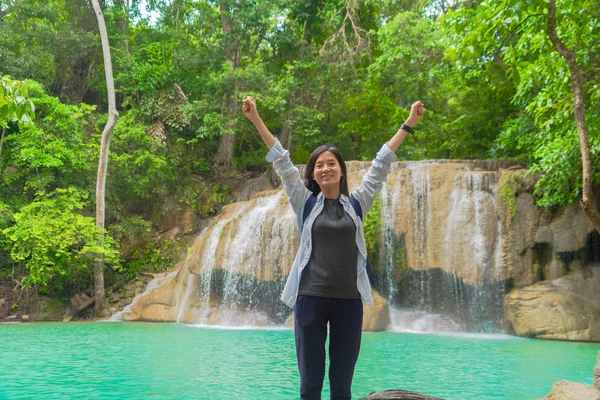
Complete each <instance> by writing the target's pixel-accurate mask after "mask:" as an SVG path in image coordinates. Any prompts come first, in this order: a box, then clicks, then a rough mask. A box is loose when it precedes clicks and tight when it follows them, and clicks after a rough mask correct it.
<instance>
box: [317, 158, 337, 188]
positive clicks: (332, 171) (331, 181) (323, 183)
mask: <svg viewBox="0 0 600 400" xmlns="http://www.w3.org/2000/svg"><path fill="white" fill-rule="evenodd" d="M313 178H314V179H315V181H316V182H317V184H318V185H319V186H320V187H321V190H323V187H331V186H337V187H339V185H340V179H341V178H342V167H341V166H340V163H339V162H338V160H337V158H335V155H334V154H333V153H331V152H329V151H325V152H323V153H322V154H321V155H320V156H319V157H318V158H317V162H316V164H315V170H314V171H313Z"/></svg>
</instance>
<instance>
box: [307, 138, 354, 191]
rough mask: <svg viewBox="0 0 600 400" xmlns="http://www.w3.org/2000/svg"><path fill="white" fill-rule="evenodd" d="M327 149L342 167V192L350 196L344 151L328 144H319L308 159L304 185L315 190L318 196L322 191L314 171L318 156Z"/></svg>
mask: <svg viewBox="0 0 600 400" xmlns="http://www.w3.org/2000/svg"><path fill="white" fill-rule="evenodd" d="M326 151H328V152H330V153H331V154H333V155H334V156H335V158H336V159H337V161H338V163H339V164H340V167H341V168H342V177H341V178H340V193H343V194H345V195H346V196H350V195H349V194H348V178H347V174H346V163H345V162H344V157H342V153H341V152H340V150H339V149H338V148H337V147H335V146H330V145H328V144H324V145H322V146H319V147H317V148H316V149H315V151H313V152H312V154H311V155H310V158H309V159H308V164H306V169H305V170H304V185H305V186H306V188H307V189H308V190H310V191H311V192H313V194H314V195H315V196H316V195H318V194H319V193H320V192H321V187H320V186H319V184H318V183H317V182H316V181H315V178H314V177H313V172H314V171H315V165H316V164H317V158H319V156H320V155H321V154H323V153H325V152H326Z"/></svg>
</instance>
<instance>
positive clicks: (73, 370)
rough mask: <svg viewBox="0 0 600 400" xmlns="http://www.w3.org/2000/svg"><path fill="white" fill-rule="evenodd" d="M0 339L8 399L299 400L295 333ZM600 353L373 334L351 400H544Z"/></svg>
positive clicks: (93, 333)
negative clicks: (416, 399)
mask: <svg viewBox="0 0 600 400" xmlns="http://www.w3.org/2000/svg"><path fill="white" fill-rule="evenodd" d="M0 343H2V355H1V358H0V377H1V378H0V399H30V398H36V399H37V398H40V399H53V398H61V399H64V398H73V399H76V398H80V399H141V398H169V399H173V398H177V399H294V398H297V397H298V396H297V387H298V372H297V370H296V359H295V350H294V337H293V332H292V331H290V330H257V329H256V330H253V329H246V330H244V329H214V328H207V327H195V326H190V325H183V324H150V323H69V324H59V323H56V324H54V323H45V324H19V325H0ZM599 350H600V344H599V343H568V342H556V341H541V340H530V339H521V338H515V337H511V336H504V335H479V334H462V335H432V334H408V333H393V332H381V333H370V332H366V333H364V334H363V342H362V350H361V355H360V358H359V361H358V365H357V368H356V374H355V379H354V384H353V387H352V392H353V398H360V397H364V396H366V395H367V394H369V392H372V391H380V390H385V389H392V388H396V389H406V390H416V391H420V392H423V393H427V394H430V395H434V396H439V397H442V398H444V399H449V400H450V399H511V400H518V399H536V398H540V397H543V396H544V395H546V394H547V393H548V392H549V391H550V389H551V387H552V384H554V383H555V382H557V381H559V380H562V379H567V380H571V381H575V382H581V383H585V384H588V385H591V384H593V372H592V371H593V367H594V365H595V363H596V356H597V354H598V351H599ZM323 398H329V391H328V383H327V382H326V383H325V390H324V392H323Z"/></svg>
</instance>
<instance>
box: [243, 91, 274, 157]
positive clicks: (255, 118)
mask: <svg viewBox="0 0 600 400" xmlns="http://www.w3.org/2000/svg"><path fill="white" fill-rule="evenodd" d="M242 111H243V112H244V114H246V117H248V119H249V120H250V122H252V123H253V124H254V126H255V127H256V130H257V131H258V133H260V137H262V140H263V142H265V144H266V145H267V147H268V148H269V150H271V149H272V148H273V146H274V145H275V142H276V141H277V139H275V136H273V134H272V133H271V132H269V130H268V129H267V127H266V126H265V124H264V123H263V121H262V119H261V118H260V116H259V115H258V111H257V110H256V101H254V99H253V98H252V97H250V96H248V97H246V99H245V100H243V105H242Z"/></svg>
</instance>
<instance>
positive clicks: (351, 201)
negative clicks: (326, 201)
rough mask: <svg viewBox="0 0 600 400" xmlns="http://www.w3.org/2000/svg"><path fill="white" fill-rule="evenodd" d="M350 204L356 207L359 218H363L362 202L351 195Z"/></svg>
mask: <svg viewBox="0 0 600 400" xmlns="http://www.w3.org/2000/svg"><path fill="white" fill-rule="evenodd" d="M350 204H352V207H353V208H354V212H355V213H356V215H358V218H360V219H363V215H362V208H360V203H359V202H358V200H356V197H354V196H352V195H350Z"/></svg>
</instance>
